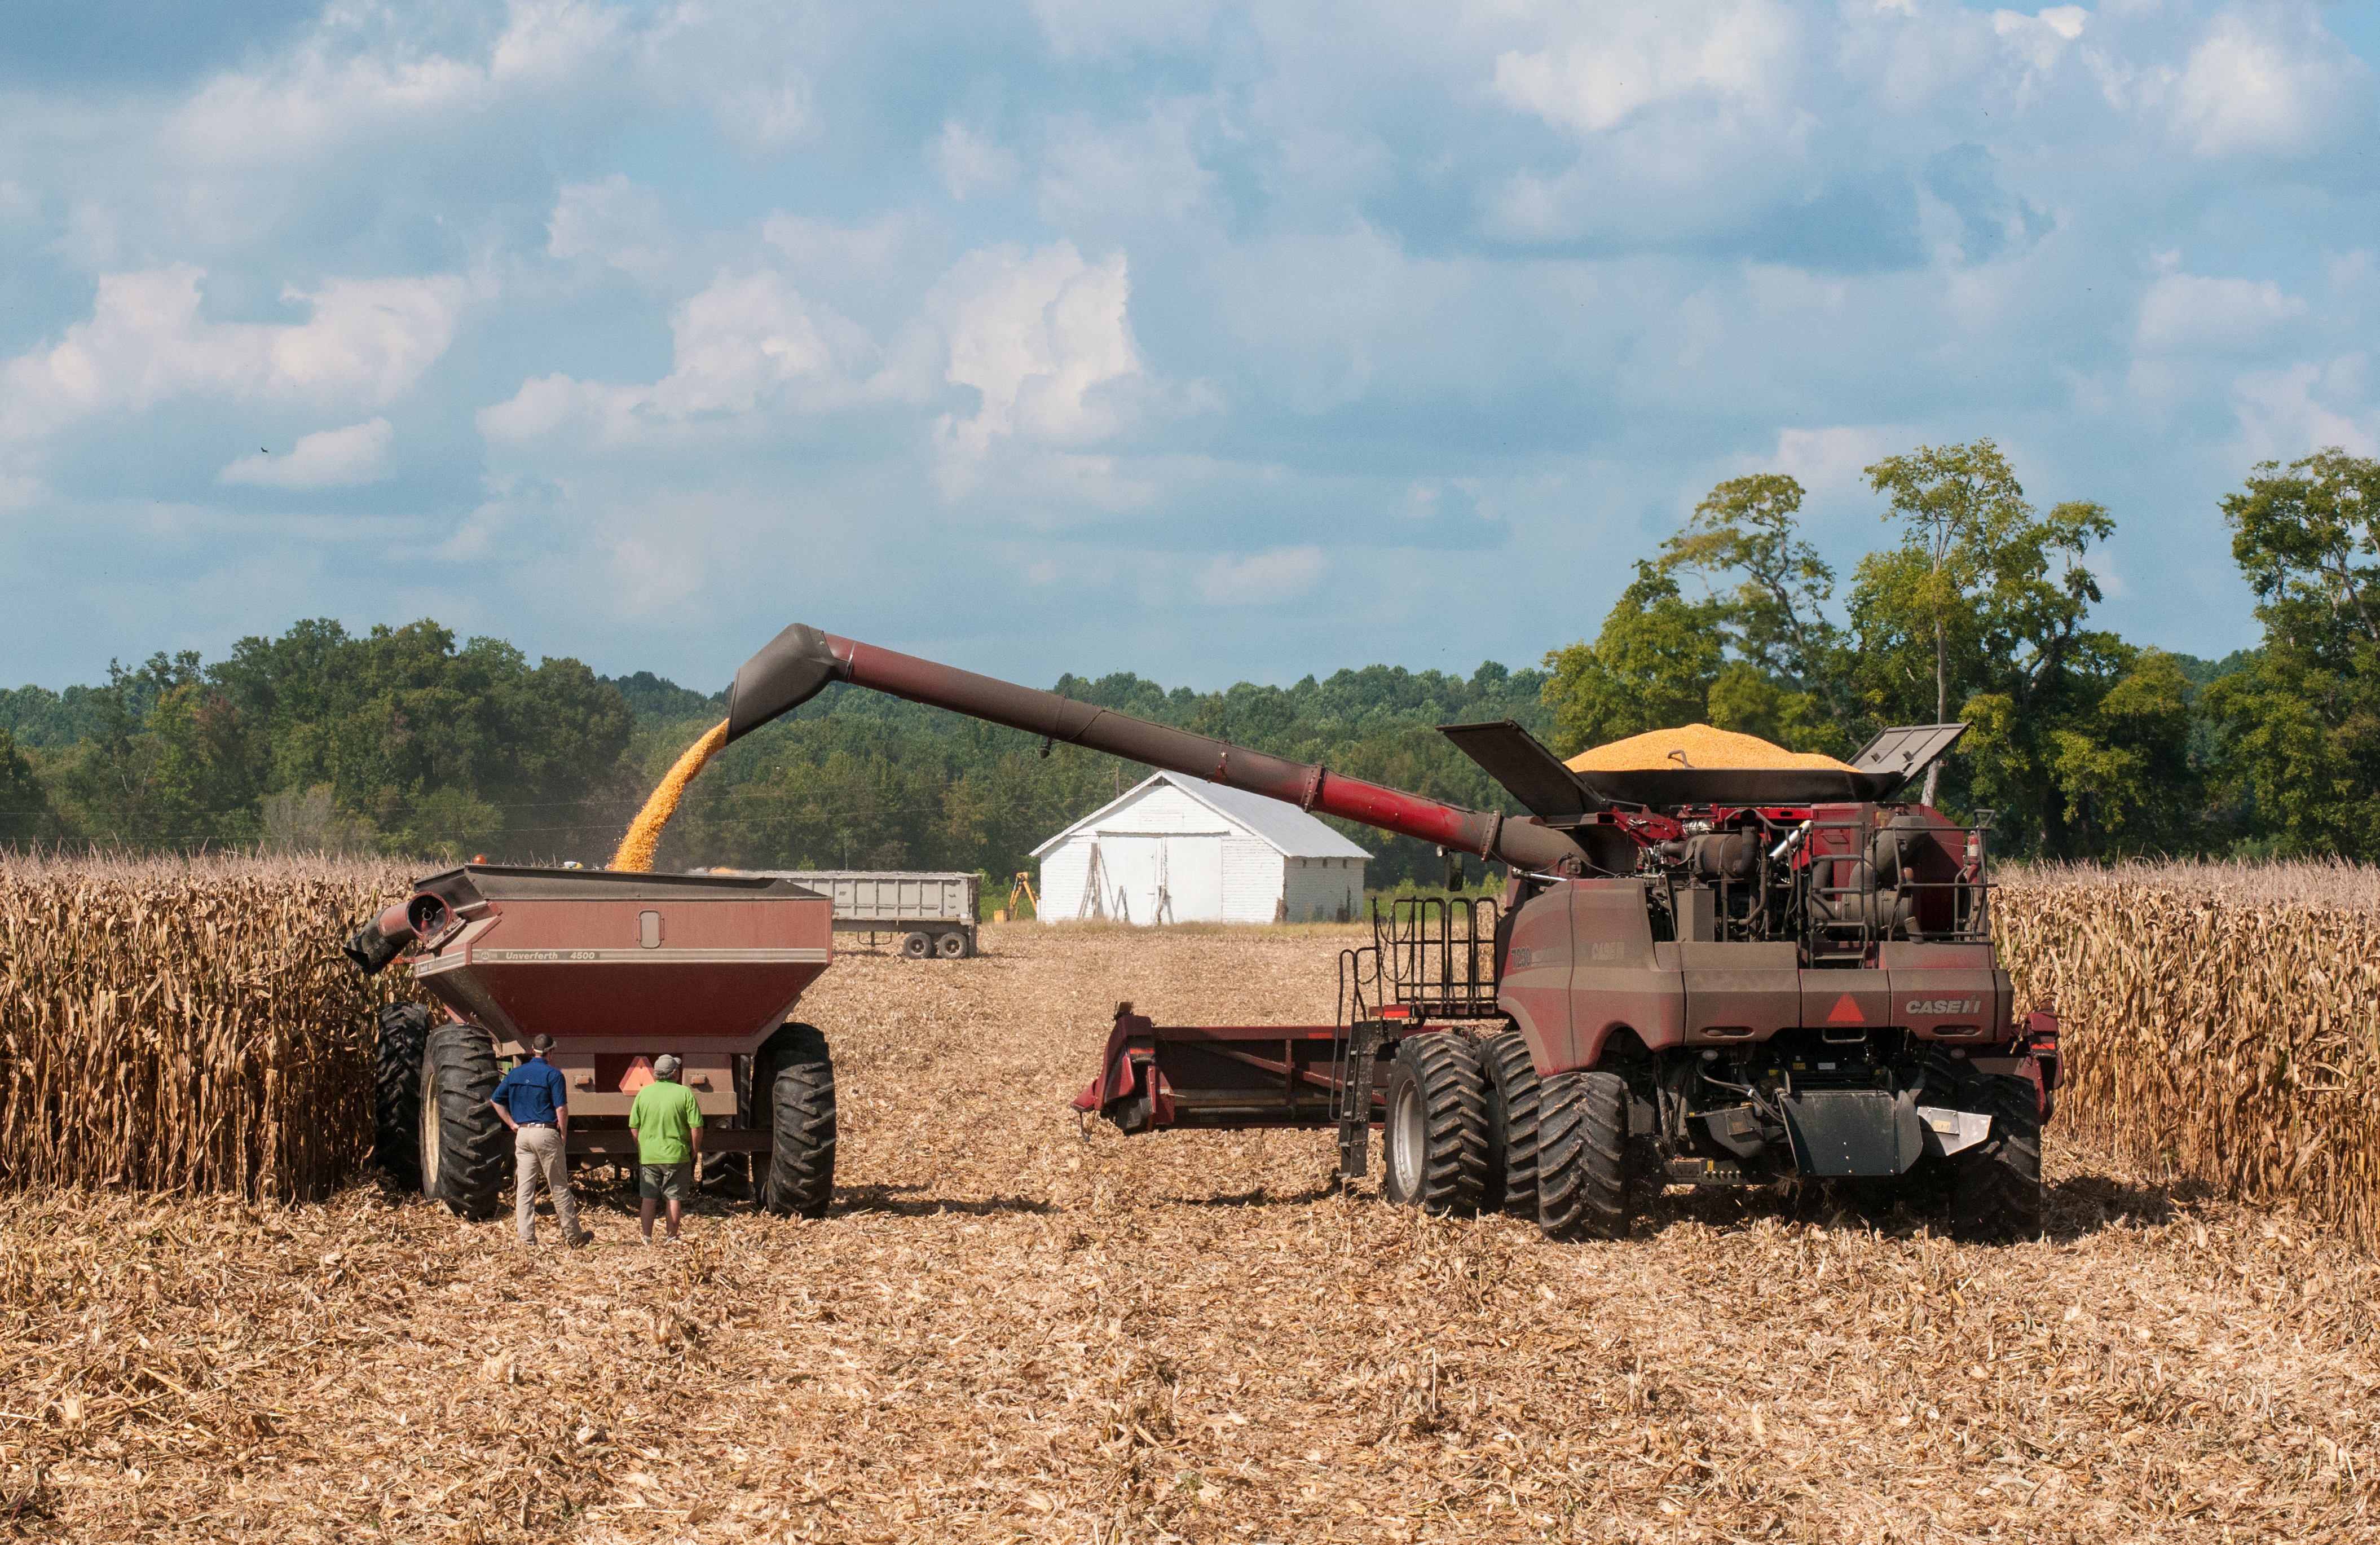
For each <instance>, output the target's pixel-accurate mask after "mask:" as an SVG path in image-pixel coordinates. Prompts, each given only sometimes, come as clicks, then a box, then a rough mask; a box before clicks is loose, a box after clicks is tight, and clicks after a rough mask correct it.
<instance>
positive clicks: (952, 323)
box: [928, 241, 1140, 458]
mask: <svg viewBox="0 0 2380 1545" xmlns="http://www.w3.org/2000/svg"><path fill="white" fill-rule="evenodd" d="M1130 296H1131V285H1130V283H1129V282H1128V280H1127V279H1126V277H1125V273H1124V257H1123V253H1121V252H1111V253H1110V254H1109V255H1108V256H1107V257H1105V258H1103V259H1101V260H1100V261H1099V262H1097V263H1095V264H1094V263H1086V262H1084V261H1083V257H1082V254H1081V253H1079V252H1077V251H1076V250H1075V244H1074V243H1073V242H1071V241H1060V242H1055V243H1053V244H1051V245H1050V246H1048V247H1044V248H1041V249H1039V250H1038V251H1033V252H1026V251H1024V250H1022V249H1018V248H1014V247H998V248H991V249H985V250H981V251H977V252H971V253H969V254H967V256H966V257H965V258H964V259H962V260H960V262H959V263H958V264H957V266H955V267H954V268H953V269H952V270H951V272H950V274H948V275H946V276H945V277H944V278H943V280H942V282H941V284H940V285H939V286H936V287H935V291H934V294H933V296H932V298H931V299H930V300H929V303H928V310H929V314H930V315H932V316H933V317H934V318H935V319H936V320H937V321H939V322H941V324H942V326H943V328H944V330H945V332H946V334H947V335H948V336H949V339H950V368H949V371H947V375H948V378H949V380H950V382H951V383H952V384H953V385H957V386H972V387H974V388H975V389H976V391H977V393H978V394H980V395H981V398H982V406H981V407H980V408H978V409H977V411H976V413H975V415H974V416H973V417H972V418H965V419H962V418H959V417H958V416H957V415H955V414H945V415H944V416H943V417H942V418H941V420H940V421H939V422H938V423H936V425H935V426H934V438H935V441H936V443H937V444H940V445H941V447H942V448H943V450H944V452H945V453H946V454H947V455H949V456H954V457H958V458H972V457H980V456H983V455H984V453H985V452H986V451H988V450H989V449H990V446H991V444H992V443H993V442H994V441H995V440H998V439H1001V438H1003V437H1006V436H1010V435H1021V436H1024V437H1025V438H1027V439H1030V440H1036V441H1040V442H1044V443H1047V444H1080V443H1082V442H1084V441H1087V440H1093V439H1096V438H1098V437H1099V436H1100V435H1102V434H1105V433H1107V432H1109V431H1110V430H1111V429H1112V428H1113V427H1114V425H1115V415H1114V412H1113V410H1112V409H1111V408H1110V407H1108V406H1107V405H1106V404H1104V403H1102V402H1101V401H1100V400H1099V398H1098V397H1097V396H1096V395H1094V393H1095V391H1096V389H1097V388H1099V387H1100V386H1102V385H1105V384H1107V383H1111V382H1115V381H1120V380H1123V379H1124V378H1126V377H1128V376H1135V375H1137V374H1139V373H1140V353H1139V350H1138V348H1137V347H1135V344H1134V342H1133V335H1132V322H1131V320H1130V318H1129V317H1128V316H1127V315H1126V314H1125V313H1126V305H1127V302H1128V300H1129V299H1130Z"/></svg>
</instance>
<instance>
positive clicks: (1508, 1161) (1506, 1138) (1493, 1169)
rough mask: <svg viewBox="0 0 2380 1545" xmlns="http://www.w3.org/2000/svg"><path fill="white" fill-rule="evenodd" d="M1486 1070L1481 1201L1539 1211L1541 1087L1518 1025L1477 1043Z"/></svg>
mask: <svg viewBox="0 0 2380 1545" xmlns="http://www.w3.org/2000/svg"><path fill="white" fill-rule="evenodd" d="M1479 1061H1480V1063H1481V1064H1482V1065H1483V1066H1485V1067H1486V1069H1487V1072H1488V1184H1487V1187H1486V1191H1485V1194H1484V1195H1483V1196H1482V1198H1481V1199H1480V1205H1481V1206H1483V1207H1486V1208H1488V1209H1490V1210H1495V1209H1500V1210H1503V1211H1506V1212H1509V1213H1511V1214H1512V1216H1514V1217H1516V1218H1535V1217H1536V1215H1537V1103H1538V1097H1539V1095H1540V1094H1541V1092H1542V1088H1541V1085H1540V1082H1539V1080H1538V1077H1537V1064H1536V1061H1535V1060H1534V1059H1532V1058H1531V1057H1530V1055H1529V1043H1528V1042H1527V1041H1525V1040H1522V1039H1521V1032H1520V1031H1518V1030H1506V1031H1504V1032H1502V1033H1501V1034H1500V1035H1492V1036H1489V1037H1488V1039H1487V1040H1483V1041H1481V1042H1480V1043H1479Z"/></svg>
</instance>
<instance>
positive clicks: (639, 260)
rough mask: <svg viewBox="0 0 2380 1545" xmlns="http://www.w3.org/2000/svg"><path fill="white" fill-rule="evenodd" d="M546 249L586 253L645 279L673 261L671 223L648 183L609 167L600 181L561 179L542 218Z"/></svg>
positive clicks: (568, 255) (562, 255) (565, 256)
mask: <svg viewBox="0 0 2380 1545" xmlns="http://www.w3.org/2000/svg"><path fill="white" fill-rule="evenodd" d="M545 231H546V246H545V249H546V251H547V252H548V253H549V254H550V255H551V256H553V257H555V258H558V259H561V260H562V261H564V262H568V261H569V260H571V259H573V258H579V257H589V258H593V259H595V260H597V261H598V262H606V263H609V264H611V265H612V266H613V267H614V268H617V269H620V270H621V271H623V272H624V273H627V274H634V275H635V276H636V277H637V278H639V279H642V280H645V281H646V282H648V283H650V282H652V281H655V280H658V279H661V278H662V277H664V276H665V275H666V274H669V272H670V271H671V270H672V269H673V268H674V266H675V265H676V262H677V243H676V239H675V235H674V232H675V223H674V221H673V220H672V219H671V216H670V210H669V206H668V204H667V203H666V202H664V201H663V200H662V197H661V195H660V194H658V193H656V192H654V191H653V190H652V189H650V188H646V187H643V186H641V185H639V184H637V183H633V182H630V181H629V180H628V179H627V177H625V176H623V175H622V174H620V173H617V172H614V173H613V174H612V175H611V176H608V177H605V178H604V179H603V180H602V181H601V182H581V183H565V184H564V185H563V189H562V196H561V198H560V199H558V200H556V201H555V202H554V206H553V218H552V219H550V220H548V221H547V222H546V225H545Z"/></svg>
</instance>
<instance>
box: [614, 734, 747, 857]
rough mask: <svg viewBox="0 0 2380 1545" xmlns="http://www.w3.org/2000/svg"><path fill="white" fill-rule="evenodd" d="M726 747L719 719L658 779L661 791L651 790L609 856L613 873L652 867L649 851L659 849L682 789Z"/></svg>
mask: <svg viewBox="0 0 2380 1545" xmlns="http://www.w3.org/2000/svg"><path fill="white" fill-rule="evenodd" d="M726 744H727V721H726V720H724V719H722V720H721V721H719V723H717V724H713V725H711V726H710V734H709V735H706V736H703V737H702V738H701V739H699V740H698V741H696V742H695V743H694V744H693V745H691V746H689V747H687V748H686V755H684V756H682V757H680V758H678V759H677V764H676V765H675V766H674V767H672V768H671V769H670V770H669V775H668V776H666V777H664V778H663V779H662V785H661V787H659V788H657V789H655V790H653V797H651V798H650V799H648V800H646V801H645V808H644V809H641V810H638V811H637V819H636V820H635V821H633V822H631V823H630V825H629V827H628V834H627V835H626V836H625V837H622V838H621V839H620V850H619V851H618V852H616V853H614V854H613V855H612V867H613V869H615V870H637V872H638V873H642V872H643V871H644V870H649V869H651V868H652V867H653V849H654V848H656V847H659V846H660V845H661V841H662V827H664V826H666V825H668V824H669V818H670V817H671V816H673V815H674V814H676V813H677V802H678V800H679V799H680V798H682V797H685V794H686V785H688V784H690V783H692V782H694V775H695V774H696V773H697V772H701V771H702V764H703V763H704V762H706V761H709V760H710V759H711V757H712V756H713V755H715V754H716V753H717V752H718V750H719V748H721V747H722V746H724V745H726Z"/></svg>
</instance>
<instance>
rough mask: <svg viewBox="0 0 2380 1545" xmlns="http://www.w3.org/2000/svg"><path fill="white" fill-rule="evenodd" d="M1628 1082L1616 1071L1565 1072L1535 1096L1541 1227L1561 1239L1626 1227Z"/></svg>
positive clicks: (1610, 1234) (1605, 1235) (1605, 1234)
mask: <svg viewBox="0 0 2380 1545" xmlns="http://www.w3.org/2000/svg"><path fill="white" fill-rule="evenodd" d="M1629 1146H1630V1145H1629V1134H1628V1085H1627V1083H1626V1082H1625V1081H1624V1080H1622V1079H1621V1077H1620V1076H1619V1075H1618V1074H1616V1073H1560V1074H1556V1075H1555V1076H1554V1077H1550V1078H1548V1079H1546V1080H1545V1081H1544V1083H1543V1085H1542V1086H1541V1087H1540V1089H1539V1091H1538V1096H1537V1227H1538V1228H1539V1229H1541V1230H1542V1231H1544V1234H1545V1236H1546V1237H1547V1238H1548V1239H1556V1240H1563V1241H1568V1240H1574V1239H1616V1238H1619V1237H1621V1235H1625V1234H1626V1233H1627V1232H1628V1213H1629V1205H1628V1204H1629V1190H1630V1186H1629V1180H1630V1176H1629V1174H1628V1168H1629V1164H1628V1160H1629Z"/></svg>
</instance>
